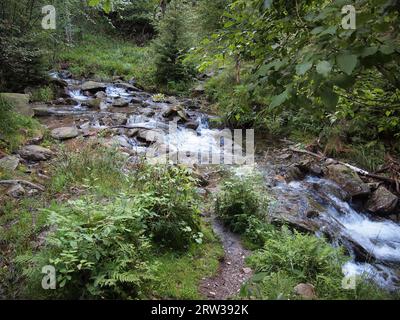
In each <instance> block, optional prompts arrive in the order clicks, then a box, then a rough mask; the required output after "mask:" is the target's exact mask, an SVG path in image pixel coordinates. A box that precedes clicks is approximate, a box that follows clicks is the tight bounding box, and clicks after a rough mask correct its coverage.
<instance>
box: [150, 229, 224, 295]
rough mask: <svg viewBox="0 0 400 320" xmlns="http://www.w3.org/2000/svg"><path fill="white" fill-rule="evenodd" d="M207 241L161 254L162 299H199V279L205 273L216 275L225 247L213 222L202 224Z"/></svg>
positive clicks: (158, 260)
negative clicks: (183, 250) (199, 244)
mask: <svg viewBox="0 0 400 320" xmlns="http://www.w3.org/2000/svg"><path fill="white" fill-rule="evenodd" d="M201 231H202V232H203V233H204V241H203V244H202V245H201V246H192V247H191V248H190V249H189V250H188V251H187V252H185V253H181V252H180V253H176V252H173V251H169V252H166V253H164V254H163V255H161V256H159V254H157V253H156V256H157V262H158V263H159V268H158V272H157V277H158V279H159V284H158V286H157V290H156V293H155V294H156V296H157V297H159V298H162V299H178V300H182V299H185V300H187V299H190V300H199V299H203V298H204V297H202V296H201V294H200V293H199V283H200V281H201V280H202V279H204V277H211V276H213V275H214V274H215V273H216V272H217V270H218V268H219V262H220V259H221V258H222V257H223V256H224V251H223V248H222V245H221V243H220V241H219V239H217V238H216V236H215V235H214V234H213V232H212V228H211V226H210V225H209V224H202V229H201Z"/></svg>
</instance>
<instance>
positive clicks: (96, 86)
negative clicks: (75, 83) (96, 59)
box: [82, 81, 107, 93]
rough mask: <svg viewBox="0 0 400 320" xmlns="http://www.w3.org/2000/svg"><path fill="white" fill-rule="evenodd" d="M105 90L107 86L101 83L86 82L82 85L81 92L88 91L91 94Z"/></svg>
mask: <svg viewBox="0 0 400 320" xmlns="http://www.w3.org/2000/svg"><path fill="white" fill-rule="evenodd" d="M106 89H107V85H106V84H104V83H102V82H96V81H86V82H85V83H83V84H82V90H83V91H89V92H91V93H96V92H98V91H104V90H106Z"/></svg>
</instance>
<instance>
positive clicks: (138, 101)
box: [131, 97, 143, 104]
mask: <svg viewBox="0 0 400 320" xmlns="http://www.w3.org/2000/svg"><path fill="white" fill-rule="evenodd" d="M142 102H143V99H141V98H139V97H133V98H132V99H131V103H133V104H142Z"/></svg>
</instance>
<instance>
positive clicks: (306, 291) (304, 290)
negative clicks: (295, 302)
mask: <svg viewBox="0 0 400 320" xmlns="http://www.w3.org/2000/svg"><path fill="white" fill-rule="evenodd" d="M293 290H294V293H295V294H297V295H298V296H301V297H302V298H304V299H315V298H316V297H317V296H316V294H315V288H314V286H313V285H312V284H309V283H300V284H298V285H297V286H295V287H294V289H293Z"/></svg>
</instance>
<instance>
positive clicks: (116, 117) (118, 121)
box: [101, 113, 128, 127]
mask: <svg viewBox="0 0 400 320" xmlns="http://www.w3.org/2000/svg"><path fill="white" fill-rule="evenodd" d="M101 120H102V123H103V124H104V125H105V126H107V127H112V126H123V125H125V124H126V122H127V121H128V118H127V115H126V114H125V113H113V114H111V115H109V116H107V117H104V118H103V119H101Z"/></svg>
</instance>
